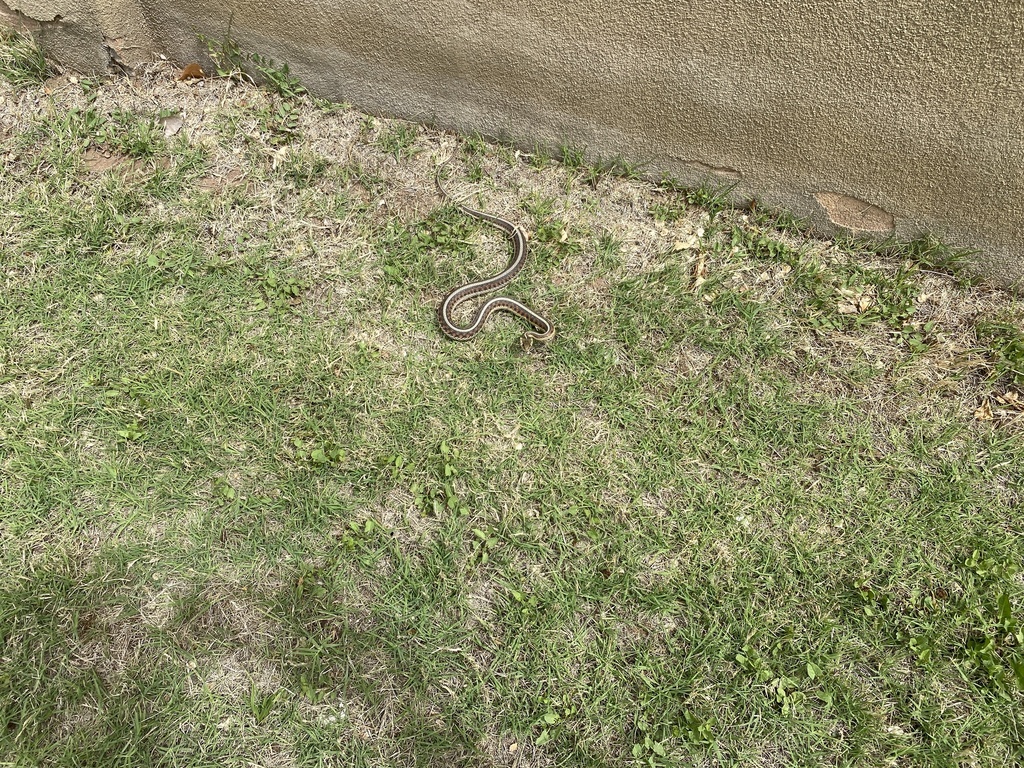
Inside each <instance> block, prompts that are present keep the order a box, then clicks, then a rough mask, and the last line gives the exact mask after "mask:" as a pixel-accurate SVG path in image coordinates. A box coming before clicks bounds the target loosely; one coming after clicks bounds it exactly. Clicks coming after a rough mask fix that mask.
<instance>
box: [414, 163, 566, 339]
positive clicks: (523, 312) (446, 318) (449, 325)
mask: <svg viewBox="0 0 1024 768" xmlns="http://www.w3.org/2000/svg"><path fill="white" fill-rule="evenodd" d="M444 165H446V164H442V165H441V166H440V167H439V168H438V169H437V173H435V174H434V183H435V184H436V185H437V191H438V192H440V193H441V197H442V198H443V199H444V200H449V201H451V202H452V203H453V204H454V205H455V206H456V207H457V208H458V209H459V212H460V213H462V214H463V215H465V216H469V217H471V218H474V219H479V220H480V221H483V222H486V223H488V224H490V225H492V226H495V227H497V228H498V229H500V230H501V231H502V232H504V233H505V234H506V235H508V237H509V239H510V240H511V241H512V249H513V250H512V260H511V261H510V262H509V264H508V266H507V267H505V270H504V271H503V272H500V273H499V274H497V275H494V276H493V277H488V278H486V279H484V280H477V281H476V282H473V283H466V284H465V285H460V286H459V287H458V288H455V289H454V290H453V291H451V293H449V294H448V295H447V296H445V297H444V300H443V301H442V302H441V305H440V306H439V307H438V308H437V322H438V323H439V324H440V325H441V330H442V331H443V332H444V334H445V335H446V336H448V337H449V338H451V339H455V340H456V341H469V340H470V339H472V338H473V337H474V336H476V335H477V334H478V333H480V329H482V328H483V327H484V323H485V322H487V318H488V317H490V316H491V313H492V312H498V311H504V312H511V313H512V314H513V315H516V316H517V317H519V318H520V319H522V320H525V321H526V322H527V323H528V324H529V325H530V326H532V327H533V329H534V330H530V331H527V332H526V333H525V334H523V343H524V346H529V345H532V344H533V342H535V341H541V342H544V341H550V340H551V339H553V338H554V336H555V327H554V326H553V325H552V324H551V323H550V322H548V321H547V320H546V319H545V318H543V317H541V316H540V315H538V314H537V313H536V312H534V311H533V310H532V309H530V308H529V307H528V306H526V305H525V304H523V303H522V302H519V301H516V300H515V299H512V298H509V297H508V296H495V297H493V298H490V299H488V300H487V301H485V302H484V303H483V304H481V305H480V307H479V308H478V309H477V311H476V314H475V315H474V316H473V321H472V322H471V323H470V324H469V325H467V326H464V327H460V326H458V325H456V324H455V321H454V320H453V319H452V313H453V312H454V311H455V308H456V307H458V306H459V305H460V304H462V302H464V301H468V300H469V299H473V298H476V297H477V296H483V295H484V294H485V293H491V292H492V291H497V290H498V289H500V288H504V287H505V286H506V285H508V284H509V283H511V282H512V281H513V280H514V279H515V277H516V275H518V274H519V272H520V271H521V270H522V268H523V265H524V264H526V254H527V251H528V249H527V246H526V233H525V232H524V231H523V229H522V228H521V227H519V226H517V225H516V224H513V223H512V222H511V221H508V220H507V219H503V218H501V217H500V216H494V215H492V214H490V213H484V212H483V211H477V210H474V209H473V208H470V207H468V206H465V205H463V204H462V203H460V202H458V201H457V200H455V199H454V198H452V196H451V195H449V194H448V192H447V191H446V190H445V188H444V187H443V186H442V185H441V170H442V169H443V168H444Z"/></svg>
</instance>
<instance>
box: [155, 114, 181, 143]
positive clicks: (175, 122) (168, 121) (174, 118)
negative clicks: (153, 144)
mask: <svg viewBox="0 0 1024 768" xmlns="http://www.w3.org/2000/svg"><path fill="white" fill-rule="evenodd" d="M160 122H162V123H163V124H164V136H165V137H167V138H170V137H171V136H173V135H174V134H176V133H177V132H178V131H180V130H181V126H183V125H184V124H185V121H184V120H182V119H181V115H170V116H168V117H165V118H163V119H162V120H161V121H160Z"/></svg>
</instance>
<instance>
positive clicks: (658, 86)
mask: <svg viewBox="0 0 1024 768" xmlns="http://www.w3.org/2000/svg"><path fill="white" fill-rule="evenodd" d="M3 2H6V3H7V6H8V9H9V10H16V11H21V12H22V13H23V14H24V16H25V17H27V18H29V19H36V20H40V21H44V22H45V23H44V25H43V26H44V30H43V33H44V42H46V44H47V45H48V46H49V47H50V48H51V50H53V51H54V53H55V54H56V55H57V57H58V58H61V59H63V60H65V61H67V62H69V63H71V64H73V65H74V66H78V67H83V68H84V67H88V66H90V64H89V62H93V66H106V62H108V61H110V60H111V59H113V60H114V61H117V62H120V63H122V64H125V65H128V66H130V65H132V64H134V63H137V62H138V61H140V60H144V59H145V58H147V57H149V56H150V55H151V54H152V53H154V52H157V51H161V52H164V53H166V54H168V55H169V56H171V57H172V58H173V59H176V60H178V61H180V62H186V61H192V60H203V58H204V57H203V55H202V53H203V51H202V48H201V47H200V45H199V44H198V42H197V33H203V34H206V35H208V36H211V37H218V36H221V37H222V36H224V35H225V34H226V32H227V29H228V22H229V19H230V20H231V34H232V37H234V38H235V39H237V40H238V41H239V42H240V43H241V45H242V46H243V48H245V49H246V50H249V51H255V52H259V53H262V54H264V55H268V56H270V57H272V58H274V59H277V60H278V61H287V62H288V63H289V64H290V65H291V67H292V69H293V71H294V72H295V73H296V74H297V75H299V76H300V77H301V78H302V79H303V81H304V82H305V83H306V84H307V85H308V86H309V87H310V88H311V89H312V90H314V91H316V92H319V93H321V94H323V95H327V96H331V97H335V98H338V99H344V100H346V101H349V102H351V103H353V104H355V105H357V106H359V107H362V108H364V109H368V110H371V111H378V112H383V113H388V114H392V115H400V116H405V117H408V118H412V119H421V120H429V121H434V122H436V123H438V124H441V125H445V126H449V127H454V128H459V129H461V130H466V131H472V130H476V131H480V132H481V133H484V134H488V135H492V136H498V137H502V138H507V139H514V140H519V141H523V142H526V143H533V142H535V141H536V142H540V143H547V144H551V145H557V144H561V143H573V144H577V145H586V146H588V147H589V148H590V149H591V151H592V152H593V153H595V154H601V155H604V156H610V155H616V154H621V155H623V156H624V157H626V158H629V159H632V160H639V161H647V162H648V163H649V164H650V166H649V167H650V168H651V170H652V171H654V172H660V171H667V172H671V173H672V174H674V175H676V176H678V177H680V178H681V179H682V180H684V181H688V182H696V181H700V180H704V179H709V180H711V181H712V182H715V183H722V184H725V183H730V184H731V183H734V182H735V183H736V184H737V186H736V191H737V193H738V194H740V195H743V196H748V195H757V196H759V197H760V198H761V199H762V200H764V201H765V202H766V203H768V204H769V205H775V206H782V207H786V208H788V209H790V210H792V211H794V212H795V213H797V214H799V215H802V216H806V217H810V218H811V219H812V220H814V221H815V222H817V223H818V224H820V225H822V226H823V227H828V226H830V225H833V224H834V225H841V226H843V227H845V228H847V229H852V230H854V231H857V232H877V233H879V234H884V233H888V232H895V233H896V234H898V235H900V236H903V237H912V236H914V235H916V234H919V233H921V232H923V231H931V232H934V233H936V234H938V235H940V236H941V237H943V238H944V239H945V240H947V241H948V242H951V243H953V244H957V245H962V246H969V247H975V248H979V249H981V251H982V254H981V256H980V257H979V258H980V261H981V264H982V266H983V267H984V269H985V271H987V272H988V273H989V274H990V275H992V276H993V277H995V278H997V279H999V280H1001V281H1002V282H1004V283H1018V284H1020V285H1024V2H1020V0H945V1H944V2H941V3H939V2H934V0H891V1H890V2H886V3H880V2H877V0H847V2H844V3H819V2H812V1H811V0H774V1H773V2H768V0H702V2H696V1H695V0H648V1H647V2H640V1H639V0H588V1H587V2H584V1H583V0H520V2H517V3H507V2H498V1H497V0H415V2H413V1H411V0H394V2H391V3H386V4H385V3H380V2H376V1H375V0H295V1H294V2H291V3H257V2H252V1H248V2H247V1H245V0H229V1H228V2H212V1H210V0H191V2H189V3H187V4H186V3H183V2H178V1H177V0H161V1H160V2H156V0H3ZM0 10H2V8H0ZM58 16H59V17H60V20H58V21H55V18H56V17H58ZM2 18H4V15H3V14H2V13H0V19H2ZM61 26H67V27H71V26H74V27H75V31H74V34H72V33H71V32H67V33H62V34H63V38H61V39H58V38H57V36H56V35H57V33H56V32H55V31H54V30H55V29H56V28H59V27H61ZM47 35H48V36H49V39H47V38H46V36H47ZM75 35H78V36H79V39H80V43H79V44H78V45H77V49H76V45H75V44H73V43H69V42H68V38H70V39H72V40H74V39H75ZM88 46H93V50H92V52H90V51H88V50H86V48H87V47H88Z"/></svg>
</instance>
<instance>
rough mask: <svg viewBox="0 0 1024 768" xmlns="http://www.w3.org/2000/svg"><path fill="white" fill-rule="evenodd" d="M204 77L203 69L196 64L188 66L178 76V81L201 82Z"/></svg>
mask: <svg viewBox="0 0 1024 768" xmlns="http://www.w3.org/2000/svg"><path fill="white" fill-rule="evenodd" d="M204 77H206V73H205V72H203V68H202V67H200V66H199V65H198V64H196V63H192V64H189V65H188V66H187V67H185V68H184V69H183V70H181V74H180V75H178V79H179V80H201V79H202V78H204Z"/></svg>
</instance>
